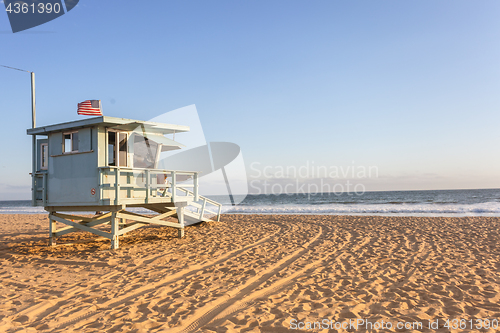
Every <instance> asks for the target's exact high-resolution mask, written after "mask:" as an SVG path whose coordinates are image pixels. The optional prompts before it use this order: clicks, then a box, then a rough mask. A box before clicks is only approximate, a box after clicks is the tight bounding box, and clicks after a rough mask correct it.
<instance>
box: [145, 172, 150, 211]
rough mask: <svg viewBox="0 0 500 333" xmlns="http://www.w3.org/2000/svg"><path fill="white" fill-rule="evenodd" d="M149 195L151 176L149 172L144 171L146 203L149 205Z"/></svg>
mask: <svg viewBox="0 0 500 333" xmlns="http://www.w3.org/2000/svg"><path fill="white" fill-rule="evenodd" d="M150 193H151V175H150V173H149V170H146V203H149V195H150Z"/></svg>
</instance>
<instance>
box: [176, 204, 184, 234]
mask: <svg viewBox="0 0 500 333" xmlns="http://www.w3.org/2000/svg"><path fill="white" fill-rule="evenodd" d="M177 219H178V220H179V224H180V225H181V227H180V229H179V238H182V237H184V206H179V207H177Z"/></svg>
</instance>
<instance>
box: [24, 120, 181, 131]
mask: <svg viewBox="0 0 500 333" xmlns="http://www.w3.org/2000/svg"><path fill="white" fill-rule="evenodd" d="M96 125H97V126H105V127H109V128H112V129H116V130H122V131H135V132H138V133H139V132H141V131H142V132H149V133H156V134H162V135H163V134H171V133H181V132H188V131H189V126H183V125H173V124H162V123H155V122H152V121H141V120H132V119H125V118H115V117H107V116H101V117H92V118H87V119H82V120H76V121H71V122H66V123H60V124H55V125H49V126H40V127H36V128H30V129H28V130H27V133H28V135H48V134H49V133H53V132H61V131H66V130H74V129H78V128H84V127H91V126H96Z"/></svg>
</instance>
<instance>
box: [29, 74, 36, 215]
mask: <svg viewBox="0 0 500 333" xmlns="http://www.w3.org/2000/svg"><path fill="white" fill-rule="evenodd" d="M30 73H31V127H32V128H35V127H36V106H35V73H34V72H30ZM32 137H33V138H32V141H31V145H32V147H31V150H32V152H31V169H32V170H31V205H32V206H36V189H35V185H36V184H35V172H36V135H35V134H33V135H32Z"/></svg>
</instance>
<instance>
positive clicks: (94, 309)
mask: <svg viewBox="0 0 500 333" xmlns="http://www.w3.org/2000/svg"><path fill="white" fill-rule="evenodd" d="M273 224H276V225H279V226H280V229H279V230H277V231H276V232H274V233H273V234H271V235H269V236H267V237H264V238H262V239H260V240H258V241H257V242H254V243H252V244H249V245H246V246H244V247H242V248H240V249H235V250H233V251H230V252H227V253H226V254H225V255H223V256H221V257H218V258H217V259H215V260H212V261H210V262H207V263H205V264H201V265H200V264H197V265H191V266H190V267H189V268H187V269H184V270H181V271H179V272H177V273H175V274H173V275H170V276H168V277H166V278H163V279H160V280H159V281H156V282H153V283H149V284H147V285H144V286H141V287H139V288H136V289H134V290H131V291H130V292H128V293H125V294H123V295H121V296H119V297H117V298H113V299H111V300H109V301H107V302H105V303H103V304H98V305H91V306H89V307H88V308H86V309H82V310H79V311H77V312H73V313H71V314H70V316H68V318H66V320H65V321H63V322H61V321H59V322H56V323H53V324H52V325H50V329H51V330H53V329H58V328H62V327H66V326H68V325H75V324H77V323H78V322H80V321H82V320H84V319H89V318H91V317H94V316H98V315H100V314H101V311H102V310H105V309H107V308H113V307H114V306H117V305H120V304H122V303H124V302H126V301H128V300H131V299H134V298H136V297H138V296H141V295H143V294H146V293H148V292H153V291H156V290H157V289H158V288H160V287H163V286H164V285H166V284H170V283H172V282H175V281H178V280H180V279H183V278H187V277H189V276H191V275H194V274H196V273H197V272H199V271H202V270H204V269H207V268H209V267H213V266H216V265H218V264H221V263H223V262H225V261H227V260H229V259H232V258H234V257H236V256H239V255H241V254H242V253H244V252H247V251H248V250H250V249H252V248H254V247H256V246H258V245H261V244H263V243H266V242H269V240H271V238H273V237H274V236H276V235H279V234H281V233H282V231H283V228H284V227H286V228H287V230H286V231H285V233H288V231H290V230H291V229H292V228H293V225H287V224H284V223H279V222H273ZM101 282H102V281H101ZM72 295H74V293H72ZM58 301H59V300H58ZM51 305H52V304H51Z"/></svg>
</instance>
